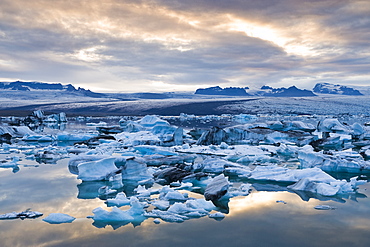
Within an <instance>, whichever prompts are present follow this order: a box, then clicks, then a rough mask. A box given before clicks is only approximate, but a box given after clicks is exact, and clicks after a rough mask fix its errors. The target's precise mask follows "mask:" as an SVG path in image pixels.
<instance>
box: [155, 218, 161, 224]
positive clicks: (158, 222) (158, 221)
mask: <svg viewBox="0 0 370 247" xmlns="http://www.w3.org/2000/svg"><path fill="white" fill-rule="evenodd" d="M153 222H154V224H157V225H158V224H160V223H161V221H160V220H159V219H154V220H153Z"/></svg>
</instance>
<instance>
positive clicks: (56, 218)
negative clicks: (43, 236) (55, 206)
mask: <svg viewBox="0 0 370 247" xmlns="http://www.w3.org/2000/svg"><path fill="white" fill-rule="evenodd" d="M75 219H76V218H75V217H72V216H70V215H68V214H62V213H51V214H49V215H48V216H47V217H46V218H44V219H42V220H43V221H45V222H47V223H49V224H62V223H72V222H73V221H74V220H75Z"/></svg>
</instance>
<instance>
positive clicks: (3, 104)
mask: <svg viewBox="0 0 370 247" xmlns="http://www.w3.org/2000/svg"><path fill="white" fill-rule="evenodd" d="M172 97H173V98H169V99H127V100H122V99H118V98H93V97H87V96H81V95H78V94H76V95H74V94H70V93H69V94H66V93H63V92H60V91H29V92H21V91H0V111H1V114H2V115H17V114H19V112H23V113H24V112H27V111H33V110H43V111H45V112H62V111H63V112H66V113H67V114H68V115H89V116H107V115H138V116H142V115H147V114H158V115H179V114H180V113H187V114H198V115H207V114H216V115H220V114H240V113H247V114H320V115H325V114H330V115H340V114H350V115H359V114H365V115H370V108H369V107H368V106H369V104H370V95H364V96H344V95H326V94H325V95H324V94H321V95H319V96H317V97H256V96H250V97H218V96H197V95H192V94H188V95H186V97H184V94H179V95H178V96H176V94H174V95H172Z"/></svg>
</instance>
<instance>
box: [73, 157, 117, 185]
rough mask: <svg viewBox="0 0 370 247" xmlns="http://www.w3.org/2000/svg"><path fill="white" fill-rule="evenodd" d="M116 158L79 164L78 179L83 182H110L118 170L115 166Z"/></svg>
mask: <svg viewBox="0 0 370 247" xmlns="http://www.w3.org/2000/svg"><path fill="white" fill-rule="evenodd" d="M114 161H115V158H106V159H101V160H97V161H90V162H85V163H81V164H79V165H78V166H77V167H78V171H79V172H78V177H77V178H78V179H81V180H83V181H97V180H108V179H109V177H110V176H112V175H114V174H115V173H116V172H117V171H118V169H117V167H116V166H115V165H114Z"/></svg>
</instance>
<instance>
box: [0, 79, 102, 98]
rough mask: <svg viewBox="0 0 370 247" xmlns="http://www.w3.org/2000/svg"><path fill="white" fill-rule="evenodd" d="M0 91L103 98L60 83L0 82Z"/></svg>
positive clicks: (86, 90) (97, 94) (100, 95)
mask: <svg viewBox="0 0 370 247" xmlns="http://www.w3.org/2000/svg"><path fill="white" fill-rule="evenodd" d="M0 90H12V91H40V90H42V91H60V92H68V93H78V94H81V95H84V96H89V97H104V94H100V93H94V92H92V91H90V90H88V89H84V88H81V87H79V88H77V89H76V88H75V87H74V86H73V85H72V84H67V85H63V84H61V83H45V82H36V81H32V82H24V81H14V82H0Z"/></svg>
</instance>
